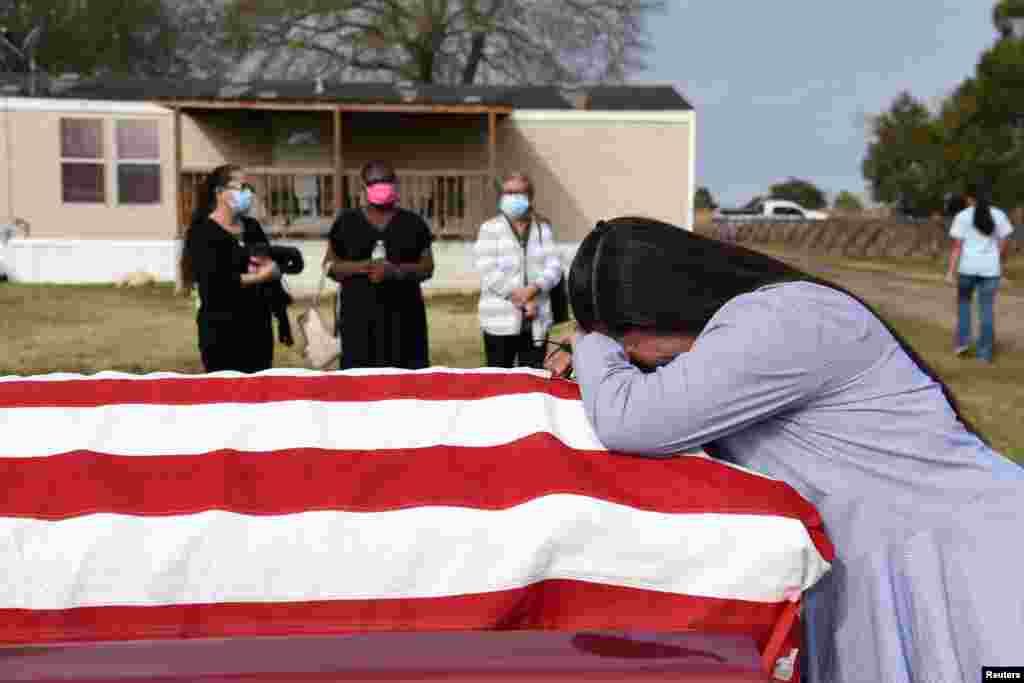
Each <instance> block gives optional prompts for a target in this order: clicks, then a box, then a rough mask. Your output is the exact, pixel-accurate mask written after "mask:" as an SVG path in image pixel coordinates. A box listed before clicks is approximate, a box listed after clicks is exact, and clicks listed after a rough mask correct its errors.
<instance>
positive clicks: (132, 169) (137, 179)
mask: <svg viewBox="0 0 1024 683" xmlns="http://www.w3.org/2000/svg"><path fill="white" fill-rule="evenodd" d="M114 130H115V137H114V139H115V141H116V145H115V148H116V152H115V154H116V157H117V159H116V164H117V181H116V182H117V203H118V204H159V203H160V175H161V173H160V127H159V123H158V122H157V121H153V120H146V119H121V120H118V121H115V122H114Z"/></svg>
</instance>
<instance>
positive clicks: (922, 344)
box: [0, 274, 1024, 462]
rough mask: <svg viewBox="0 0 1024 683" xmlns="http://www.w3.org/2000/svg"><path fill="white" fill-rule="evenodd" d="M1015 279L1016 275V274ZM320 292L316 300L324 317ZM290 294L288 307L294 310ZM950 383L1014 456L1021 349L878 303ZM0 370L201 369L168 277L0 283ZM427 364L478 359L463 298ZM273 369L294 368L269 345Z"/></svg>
mask: <svg viewBox="0 0 1024 683" xmlns="http://www.w3.org/2000/svg"><path fill="white" fill-rule="evenodd" d="M1021 279H1022V280H1024V274H1022V277H1021ZM332 305H333V301H332V300H329V301H327V302H324V304H323V305H322V313H323V314H324V317H325V319H326V320H328V321H330V320H333V313H332V311H331V306H332ZM302 309H303V304H302V303H301V302H300V303H298V304H296V305H295V306H292V308H291V312H292V314H293V316H294V315H297V314H298V313H299V312H301V310H302ZM882 312H883V313H884V314H885V315H886V316H887V317H889V318H890V320H891V321H892V322H893V324H894V325H895V326H896V327H897V328H898V329H899V330H900V331H901V332H902V333H903V334H905V335H906V337H907V338H908V339H909V340H910V342H911V343H912V344H913V345H914V347H915V348H916V349H918V351H919V352H920V353H921V354H922V355H923V356H924V357H925V358H926V359H927V360H928V361H929V362H931V363H933V364H934V366H935V367H936V368H937V369H938V371H939V372H940V373H941V374H942V376H943V377H944V378H945V379H946V380H947V381H948V382H949V384H950V385H951V386H952V387H953V390H954V392H955V393H956V395H957V397H958V398H959V399H960V401H961V402H962V404H963V406H964V409H965V410H966V411H967V413H968V415H969V416H970V418H971V419H973V420H975V421H976V423H977V425H978V427H979V428H980V429H981V430H982V431H983V432H984V433H985V434H986V435H988V437H989V438H990V439H991V441H992V442H993V445H995V446H996V448H998V449H999V450H1000V451H1001V452H1003V453H1004V454H1006V455H1008V456H1010V457H1012V458H1014V459H1016V460H1018V461H1020V462H1024V421H1022V420H1021V419H1020V406H1022V405H1024V357H1020V356H1019V355H1016V354H1014V355H1011V354H1005V355H1003V356H1001V357H1000V358H999V359H998V360H997V362H996V364H995V365H993V366H986V365H983V364H980V363H977V362H975V361H973V360H971V359H959V358H955V357H953V356H951V354H950V353H949V333H948V332H947V331H945V330H944V329H943V328H941V327H940V326H938V325H929V324H923V323H921V322H920V321H918V320H910V319H903V318H900V317H898V316H893V315H892V312H891V311H886V310H884V308H883V311H882ZM0 316H2V318H3V321H4V334H3V335H2V336H0V375H34V374H44V373H50V372H80V373H93V372H98V371H101V370H119V371H122V372H132V373H146V372H183V373H198V372H202V367H201V364H200V362H199V352H198V349H197V348H196V325H195V310H194V308H193V307H192V304H191V303H190V302H188V301H186V300H184V299H181V298H179V297H175V296H174V294H173V291H172V288H171V286H170V285H158V286H155V287H150V288H140V289H118V288H116V287H113V286H109V285H97V286H64V285H22V284H11V283H7V284H3V285H0ZM428 320H429V326H430V332H429V334H430V347H431V360H432V363H433V365H436V366H447V367H463V368H465V367H479V366H481V365H482V364H483V344H482V341H481V338H480V330H479V327H478V324H477V318H476V299H475V297H472V296H465V295H450V296H447V295H446V296H435V297H432V298H431V299H429V302H428ZM274 365H275V367H302V361H301V358H300V357H299V355H298V354H297V353H295V352H294V351H293V350H291V349H289V348H287V347H284V346H281V345H278V347H277V349H276V350H275V356H274Z"/></svg>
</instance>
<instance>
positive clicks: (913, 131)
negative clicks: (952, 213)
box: [861, 92, 950, 214]
mask: <svg viewBox="0 0 1024 683" xmlns="http://www.w3.org/2000/svg"><path fill="white" fill-rule="evenodd" d="M946 139H947V135H946V132H945V131H944V129H943V126H942V121H941V119H940V117H937V116H934V115H933V114H932V113H931V112H930V111H928V108H927V107H925V105H924V104H923V103H922V102H920V101H919V100H917V99H916V98H914V97H913V96H912V95H911V94H910V93H908V92H903V93H901V94H900V95H899V96H898V97H897V98H896V99H895V101H894V102H893V104H892V106H890V108H889V109H888V110H887V111H885V112H883V113H882V114H879V115H878V116H875V117H874V118H873V119H872V121H871V139H870V141H869V144H868V150H867V155H866V156H865V158H864V161H863V163H862V164H861V171H862V173H863V175H864V178H865V179H866V180H867V181H868V184H869V186H870V189H871V195H872V199H874V200H875V201H878V202H885V203H887V204H890V205H898V206H901V207H903V208H905V209H908V210H911V211H913V212H915V213H920V214H930V213H932V212H935V211H941V209H942V206H943V195H944V194H945V193H946V191H947V187H948V186H949V183H950V169H949V167H948V165H947V163H946V153H947V152H946Z"/></svg>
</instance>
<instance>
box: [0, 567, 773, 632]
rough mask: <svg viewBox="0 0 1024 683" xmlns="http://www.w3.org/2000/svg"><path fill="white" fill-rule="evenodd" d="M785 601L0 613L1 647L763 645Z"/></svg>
mask: <svg viewBox="0 0 1024 683" xmlns="http://www.w3.org/2000/svg"><path fill="white" fill-rule="evenodd" d="M786 604H787V603H756V602H746V601H741V600H722V599H718V598H704V597H696V596H686V595H675V594H671V593H659V592H655V591H646V590H640V589H635V588H621V587H617V586H606V585H602V584H597V583H590V582H584V581H572V580H560V579H559V580H547V581H542V582H539V583H536V584H533V585H532V586H528V587H526V588H520V589H514V590H507V591H499V592H493V593H478V594H473V595H459V596H453V597H443V598H402V599H386V600H331V601H316V602H287V603H216V604H199V605H168V606H159V607H119V606H108V607H80V608H74V609H66V610H23V609H0V643H5V644H22V643H33V644H43V643H55V642H61V641H110V640H150V639H152V640H159V639H168V638H204V637H230V636H281V635H301V634H305V635H311V634H336V633H355V632H364V633H365V632H371V631H445V630H474V631H475V630H515V629H535V630H536V629H548V630H559V631H583V630H634V631H666V632H682V631H699V632H702V633H720V634H743V635H750V636H752V637H754V638H755V639H756V640H758V641H761V640H763V639H765V638H766V637H767V636H768V635H769V634H770V633H771V631H772V628H773V627H774V625H775V623H776V622H777V620H778V619H779V617H780V615H781V614H782V611H783V609H784V608H785V606H786Z"/></svg>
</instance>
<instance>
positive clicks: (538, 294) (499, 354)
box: [473, 173, 562, 368]
mask: <svg viewBox="0 0 1024 683" xmlns="http://www.w3.org/2000/svg"><path fill="white" fill-rule="evenodd" d="M533 200H534V190H533V183H532V182H531V181H530V178H529V177H527V176H526V175H524V174H522V173H513V174H511V175H509V176H508V177H507V178H505V181H504V183H503V184H502V194H501V199H500V201H499V208H500V213H499V214H498V215H497V216H495V217H494V218H492V219H490V220H488V221H487V222H485V223H484V224H483V225H481V226H480V233H479V236H478V237H477V241H476V244H475V245H474V247H473V253H474V257H475V260H476V269H477V270H478V271H479V273H480V305H479V313H480V327H481V328H482V330H483V337H484V352H485V354H486V356H487V365H488V366H491V367H501V368H511V367H515V366H516V365H519V366H523V367H534V368H539V367H540V366H541V364H542V363H543V360H544V347H545V342H546V340H547V335H548V330H549V329H550V328H551V325H552V320H553V316H552V311H551V298H550V292H551V290H552V289H553V288H554V287H555V286H556V285H558V283H559V281H560V280H561V279H562V261H561V259H560V258H559V255H558V249H557V247H556V245H555V239H554V234H553V232H552V230H551V225H550V223H549V222H548V221H547V220H546V219H544V218H543V217H542V216H540V215H539V214H537V212H536V210H535V209H534V205H533Z"/></svg>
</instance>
